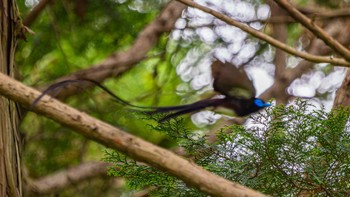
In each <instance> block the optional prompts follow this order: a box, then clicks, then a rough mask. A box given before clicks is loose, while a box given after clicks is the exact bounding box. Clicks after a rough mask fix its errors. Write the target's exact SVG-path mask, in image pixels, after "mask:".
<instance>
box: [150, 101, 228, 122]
mask: <svg viewBox="0 0 350 197" xmlns="http://www.w3.org/2000/svg"><path fill="white" fill-rule="evenodd" d="M222 101H223V99H207V100H201V101H198V102H196V103H192V104H189V105H180V106H170V107H159V108H157V109H156V110H153V111H150V112H148V113H149V114H155V113H162V112H173V111H175V112H173V113H170V114H168V115H166V116H165V117H163V118H162V119H160V120H159V122H164V121H166V120H169V119H171V118H175V117H177V116H180V115H183V114H186V113H190V112H196V111H199V110H201V109H204V108H207V107H216V106H218V105H220V104H221V103H222Z"/></svg>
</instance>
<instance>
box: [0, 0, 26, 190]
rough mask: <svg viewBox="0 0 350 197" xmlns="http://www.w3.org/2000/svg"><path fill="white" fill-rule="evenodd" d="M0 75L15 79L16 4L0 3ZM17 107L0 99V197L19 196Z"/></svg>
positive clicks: (10, 1)
mask: <svg viewBox="0 0 350 197" xmlns="http://www.w3.org/2000/svg"><path fill="white" fill-rule="evenodd" d="M0 10H1V12H0V20H1V22H0V32H1V39H0V42H1V43H0V46H1V48H0V62H1V63H0V72H1V73H4V74H6V75H9V76H11V77H14V75H15V68H14V62H13V61H14V52H15V48H16V43H17V38H18V37H19V36H21V33H22V32H21V31H22V30H21V27H22V25H21V21H20V18H19V17H18V10H17V6H16V1H14V0H4V1H0ZM18 111H19V110H18V106H17V105H16V103H15V102H13V101H11V100H9V99H8V98H5V97H1V96H0V196H11V197H12V196H22V183H21V182H22V180H21V151H20V135H19V130H18V124H19V113H18Z"/></svg>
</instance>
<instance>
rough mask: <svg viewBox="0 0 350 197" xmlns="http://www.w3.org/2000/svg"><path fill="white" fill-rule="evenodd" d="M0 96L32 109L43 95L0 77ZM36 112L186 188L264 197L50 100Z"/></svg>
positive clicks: (222, 193)
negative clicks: (172, 177) (168, 176)
mask: <svg viewBox="0 0 350 197" xmlns="http://www.w3.org/2000/svg"><path fill="white" fill-rule="evenodd" d="M0 94H1V95H3V96H5V97H7V98H9V99H11V100H14V101H16V102H18V103H19V104H22V105H23V106H24V107H29V106H30V105H31V103H32V102H33V101H34V100H35V98H37V97H38V96H40V94H41V93H40V92H39V91H37V90H34V89H32V88H29V87H27V86H25V85H24V84H22V83H20V82H18V81H15V80H14V79H12V78H10V77H8V76H6V75H4V74H2V73H0ZM35 110H36V112H37V113H39V114H42V115H44V116H46V117H48V118H51V119H52V120H54V121H56V122H58V123H60V124H62V125H65V126H67V127H69V128H71V129H73V130H74V131H75V132H77V133H79V134H81V135H83V136H85V137H87V138H89V139H91V140H94V141H96V142H99V143H101V144H103V145H105V146H107V147H109V148H112V149H115V150H118V151H120V152H122V153H124V154H126V155H128V156H130V157H131V158H133V159H135V160H138V161H141V162H145V163H147V164H149V165H150V166H153V167H155V168H158V169H160V170H164V171H166V172H167V173H169V174H172V175H174V176H176V177H178V178H180V179H181V180H183V181H184V182H185V183H186V184H188V185H191V186H194V187H196V188H198V189H199V190H200V191H203V192H205V193H207V194H209V195H212V196H252V197H253V196H255V197H259V196H264V195H262V194H261V193H259V192H256V191H254V190H251V189H249V188H246V187H244V186H242V185H239V184H238V183H234V182H230V181H228V180H226V179H224V178H222V177H220V176H217V175H215V174H213V173H211V172H208V171H206V170H204V169H203V168H201V167H200V166H198V165H196V164H194V163H193V162H191V161H188V160H186V159H184V158H182V157H179V156H177V155H176V154H174V153H172V152H171V151H168V150H165V149H163V148H160V147H158V146H155V145H153V144H151V143H149V142H147V141H144V140H142V139H141V138H138V137H135V136H133V135H131V134H129V133H127V132H125V131H123V130H120V129H118V128H116V127H113V126H111V125H109V124H107V123H105V122H102V121H100V120H97V119H95V118H93V117H91V116H88V115H87V114H85V113H83V112H80V111H78V110H76V109H74V108H72V107H70V106H68V105H65V104H63V103H61V102H59V101H57V100H56V99H52V98H51V97H49V96H45V97H43V99H42V100H41V101H40V102H39V103H38V104H37V106H36V109H35Z"/></svg>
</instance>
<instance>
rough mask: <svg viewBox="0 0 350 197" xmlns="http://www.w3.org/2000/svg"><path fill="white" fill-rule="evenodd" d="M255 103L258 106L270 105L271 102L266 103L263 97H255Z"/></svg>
mask: <svg viewBox="0 0 350 197" xmlns="http://www.w3.org/2000/svg"><path fill="white" fill-rule="evenodd" d="M254 104H255V105H256V106H258V107H270V106H271V104H270V103H265V102H264V101H263V100H261V99H258V98H256V99H254Z"/></svg>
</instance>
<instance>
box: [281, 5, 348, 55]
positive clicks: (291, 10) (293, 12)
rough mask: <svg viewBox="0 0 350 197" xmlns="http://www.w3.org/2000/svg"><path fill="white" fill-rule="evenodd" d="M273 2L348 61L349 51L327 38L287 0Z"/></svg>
mask: <svg viewBox="0 0 350 197" xmlns="http://www.w3.org/2000/svg"><path fill="white" fill-rule="evenodd" d="M275 2H276V3H277V4H278V5H279V6H281V7H282V8H284V9H285V10H286V11H287V12H289V14H290V15H291V16H292V17H293V18H294V19H295V20H297V21H299V22H300V23H301V24H302V25H304V26H305V27H306V28H307V29H309V30H310V31H311V32H312V33H313V34H314V35H316V36H317V37H318V38H320V39H321V40H323V41H324V42H325V43H326V44H327V45H328V46H329V47H330V48H332V49H333V50H334V51H336V52H337V53H339V54H340V55H341V56H342V57H344V58H345V59H346V60H348V61H350V51H349V50H348V49H347V48H346V47H344V46H343V45H341V44H340V43H339V42H338V41H337V40H335V39H334V38H333V37H331V36H329V35H328V34H327V33H326V32H325V31H324V30H323V29H322V28H320V27H319V26H318V25H316V24H315V23H314V22H313V21H312V20H311V19H309V18H308V17H306V16H305V15H303V14H302V13H301V12H299V10H298V9H296V8H295V7H294V6H293V5H292V4H291V3H289V2H288V1H287V0H275Z"/></svg>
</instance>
